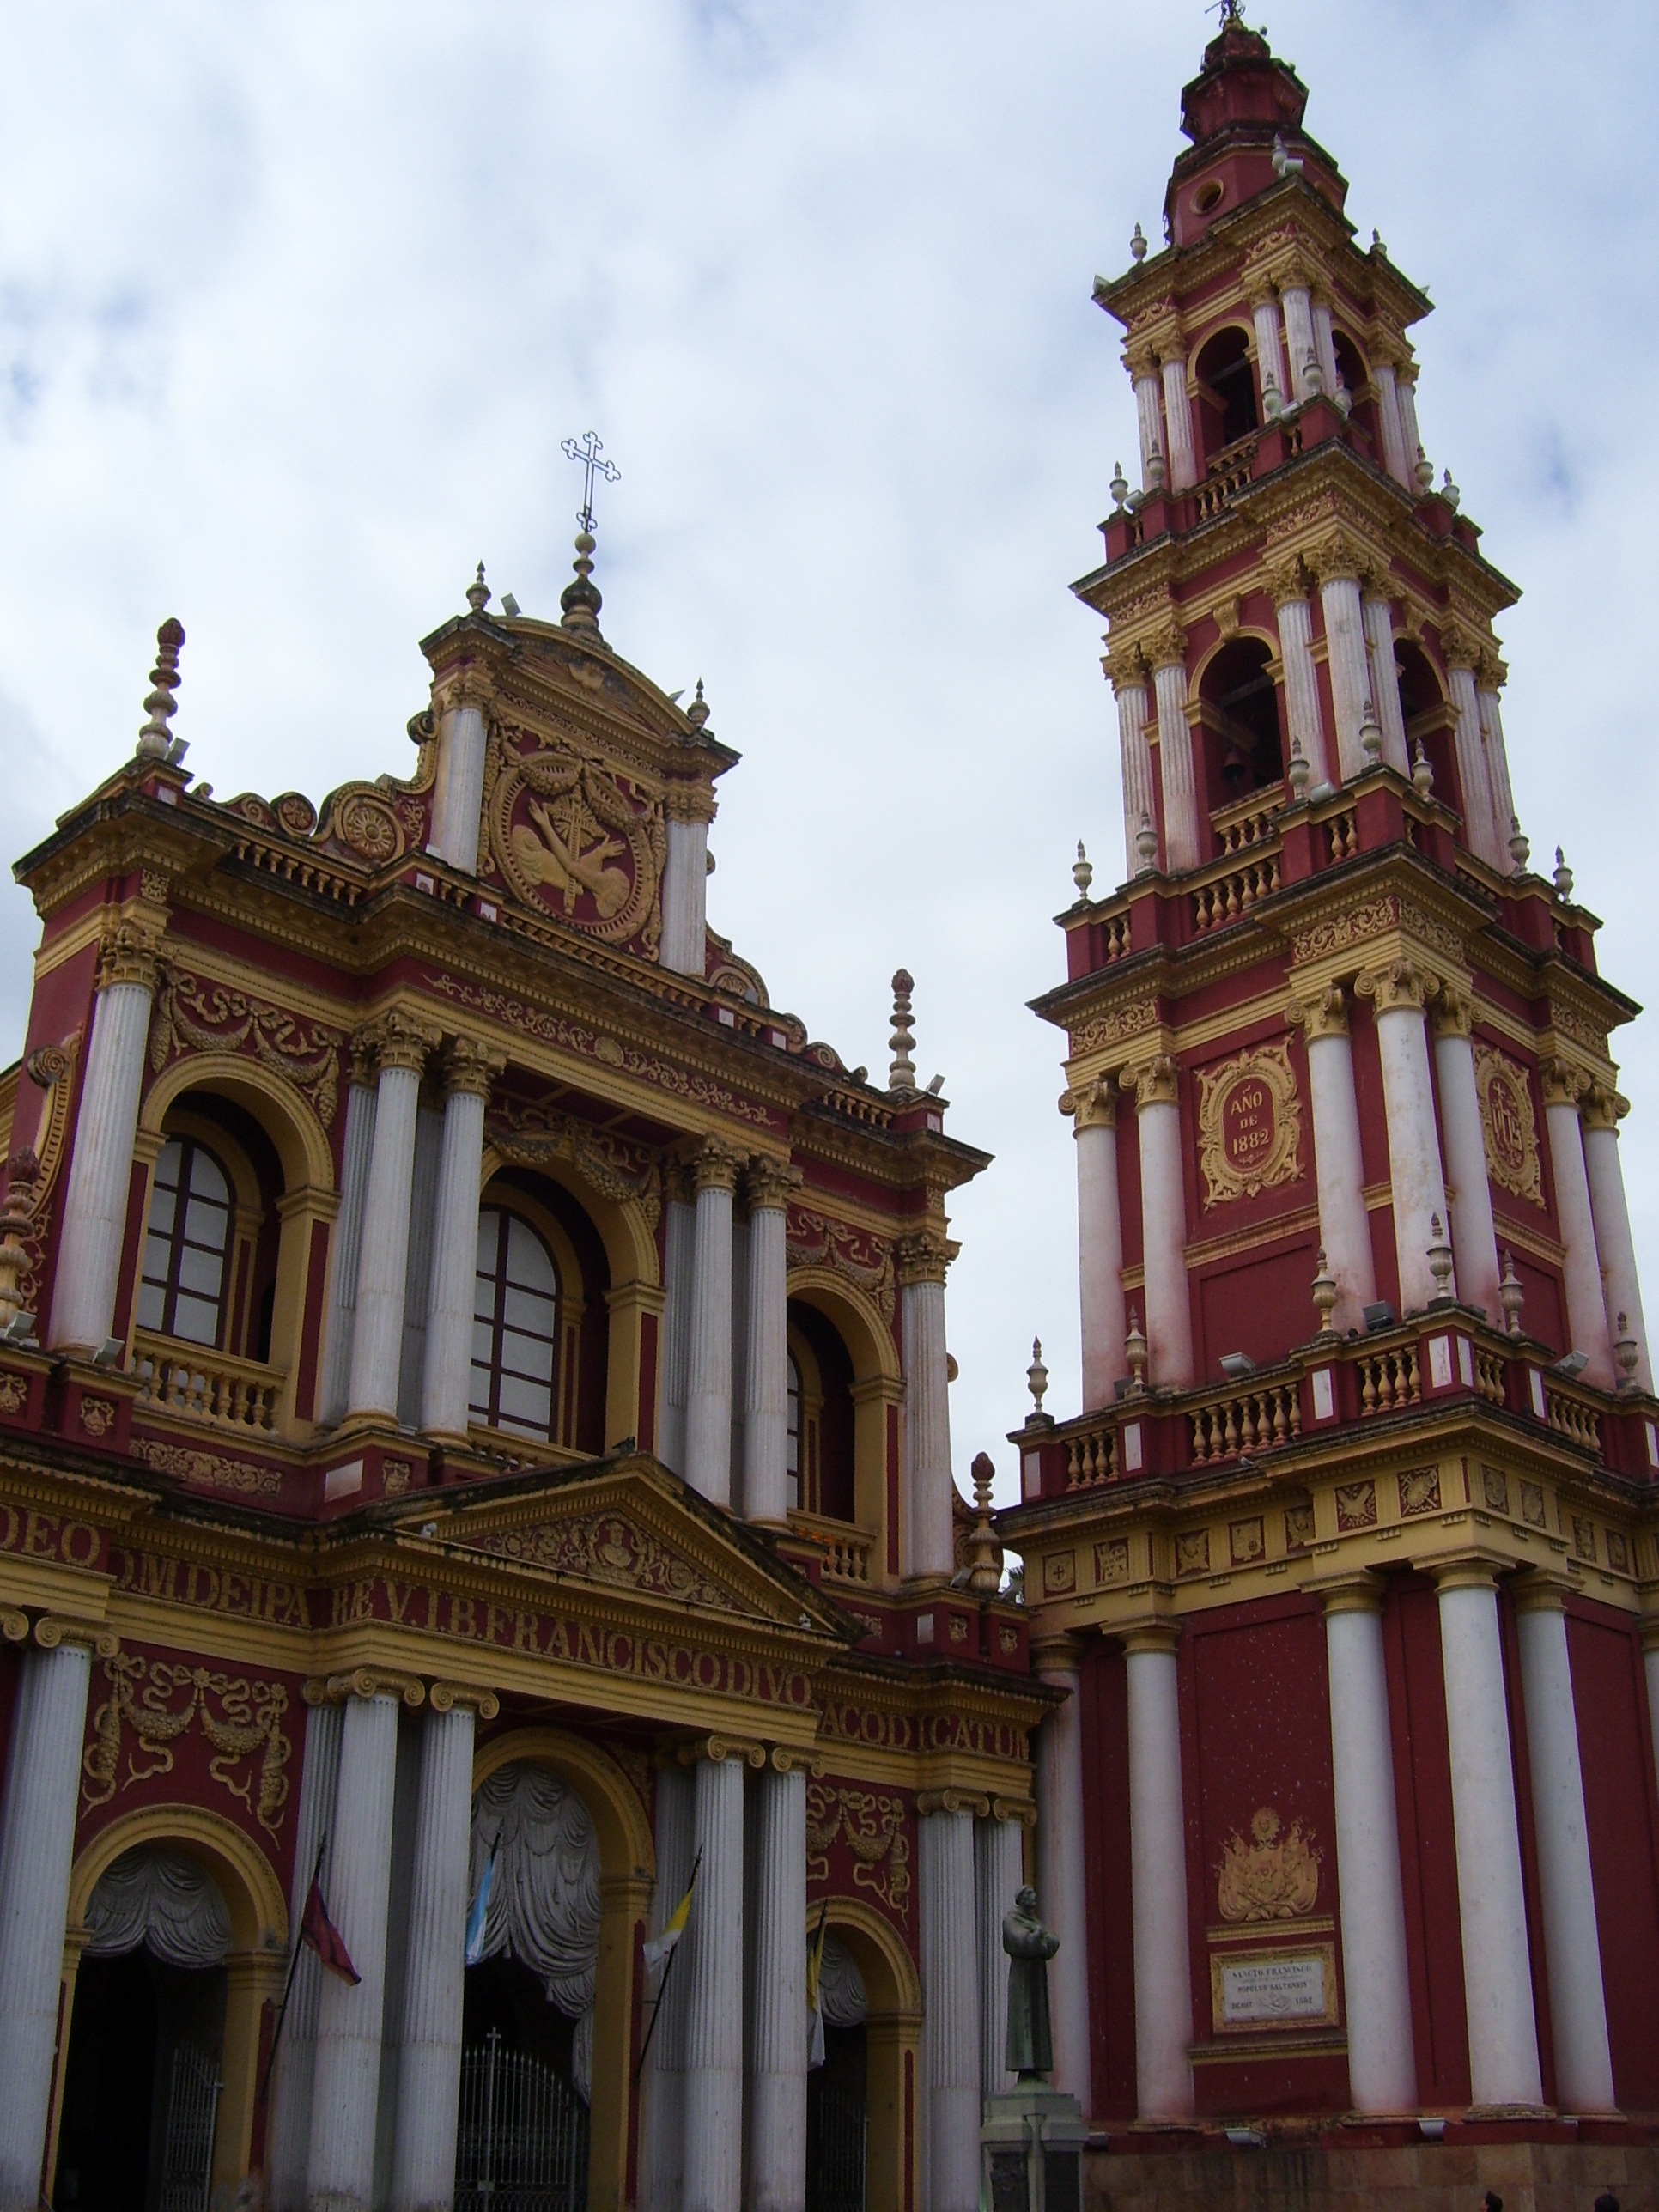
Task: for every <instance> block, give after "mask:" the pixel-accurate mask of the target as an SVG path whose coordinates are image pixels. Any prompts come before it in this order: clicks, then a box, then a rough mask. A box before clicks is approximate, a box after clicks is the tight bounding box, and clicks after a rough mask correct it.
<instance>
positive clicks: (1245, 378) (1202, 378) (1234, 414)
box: [1193, 329, 1261, 461]
mask: <svg viewBox="0 0 1659 2212" xmlns="http://www.w3.org/2000/svg"><path fill="white" fill-rule="evenodd" d="M1193 372H1194V376H1195V377H1196V378H1197V380H1198V413H1199V420H1200V423H1201V425H1202V428H1203V441H1204V458H1205V459H1206V461H1207V460H1213V459H1214V458H1215V456H1216V455H1217V454H1218V453H1221V452H1222V451H1223V450H1224V449H1225V447H1228V446H1231V445H1235V444H1237V441H1238V440H1239V439H1240V438H1248V437H1249V435H1250V433H1251V431H1252V430H1259V429H1260V428H1261V415H1260V413H1259V411H1258V410H1257V407H1256V401H1255V370H1254V369H1253V368H1251V366H1250V352H1249V339H1248V338H1247V337H1245V335H1244V333H1243V331H1241V330H1237V329H1233V330H1225V331H1217V332H1216V334H1215V336H1214V337H1212V339H1211V340H1210V341H1209V343H1207V344H1206V346H1205V347H1204V349H1203V350H1202V351H1201V352H1200V355H1199V356H1198V359H1197V360H1196V361H1195V362H1194V364H1193Z"/></svg>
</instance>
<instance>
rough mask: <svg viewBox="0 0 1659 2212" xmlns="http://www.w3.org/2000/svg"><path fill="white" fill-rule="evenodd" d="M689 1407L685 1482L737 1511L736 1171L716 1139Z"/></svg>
mask: <svg viewBox="0 0 1659 2212" xmlns="http://www.w3.org/2000/svg"><path fill="white" fill-rule="evenodd" d="M696 1178H697V1218H696V1238H695V1240H694V1244H693V1250H692V1263H691V1325H690V1331H689V1340H690V1348H689V1352H688V1362H687V1364H688V1378H689V1379H688V1387H687V1391H686V1407H685V1479H686V1480H687V1481H688V1482H689V1483H690V1486H691V1487H692V1489H693V1490H695V1491H696V1492H698V1494H699V1495H700V1496H702V1497H703V1498H708V1500H709V1502H710V1503H711V1504H714V1505H726V1506H729V1505H730V1504H731V1503H732V1191H733V1189H734V1188H736V1186H737V1180H738V1163H737V1160H736V1158H735V1157H734V1156H733V1155H732V1153H731V1152H727V1151H726V1147H725V1146H723V1145H721V1144H720V1143H719V1142H717V1141H716V1140H715V1139H712V1138H711V1139H709V1140H708V1143H707V1144H705V1145H704V1146H703V1147H702V1151H701V1152H699V1153H698V1155H697V1159H696Z"/></svg>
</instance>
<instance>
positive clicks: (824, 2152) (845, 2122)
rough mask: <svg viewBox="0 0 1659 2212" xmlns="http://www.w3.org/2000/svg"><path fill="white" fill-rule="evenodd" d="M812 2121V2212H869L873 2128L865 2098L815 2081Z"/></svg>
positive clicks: (818, 2079)
mask: <svg viewBox="0 0 1659 2212" xmlns="http://www.w3.org/2000/svg"><path fill="white" fill-rule="evenodd" d="M867 2130H868V2123H867V2120H866V2114H865V2103H864V2097H863V2093H862V2092H861V2091H860V2090H858V2089H852V2088H848V2087H845V2086H844V2085H843V2084H842V2083H841V2082H839V2081H826V2080H824V2079H823V2076H822V2075H819V2076H817V2077H816V2078H814V2079H813V2081H812V2083H811V2129H810V2130H809V2138H810V2145H811V2150H810V2160H809V2165H808V2169H807V2180H806V2201H807V2203H808V2204H809V2205H810V2206H811V2212H864V2147H865V2137H866V2133H867Z"/></svg>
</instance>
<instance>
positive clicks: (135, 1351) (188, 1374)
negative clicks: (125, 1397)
mask: <svg viewBox="0 0 1659 2212" xmlns="http://www.w3.org/2000/svg"><path fill="white" fill-rule="evenodd" d="M132 1371H133V1373H134V1374H135V1375H136V1376H137V1377H138V1383H139V1389H138V1400H137V1402H138V1404H139V1405H140V1406H143V1407H154V1408H155V1410H156V1411H157V1412H158V1413H173V1414H176V1415H178V1416H179V1417H180V1418H181V1419H185V1420H187V1421H204V1422H206V1423H207V1424H208V1425H209V1426H210V1427H212V1428H216V1429H242V1430H248V1431H253V1432H254V1433H256V1434H258V1435H268V1434H269V1433H270V1431H272V1430H273V1429H275V1427H276V1407H277V1403H278V1401H279V1400H280V1399H281V1397H282V1395H283V1383H285V1382H286V1381H287V1379H288V1378H287V1377H286V1376H284V1375H283V1374H282V1373H280V1372H279V1371H278V1370H276V1368H273V1367H264V1366H261V1365H259V1364H258V1363H257V1362H255V1361H253V1360H251V1359H233V1358H230V1357H229V1355H228V1353H226V1352H209V1351H207V1350H205V1349H200V1348H197V1346H192V1345H188V1344H181V1343H180V1342H179V1340H177V1339H176V1338H173V1337H166V1336H153V1335H151V1334H149V1331H148V1330H144V1329H140V1330H139V1331H138V1332H137V1335H136V1336H135V1337H134V1340H133V1346H132Z"/></svg>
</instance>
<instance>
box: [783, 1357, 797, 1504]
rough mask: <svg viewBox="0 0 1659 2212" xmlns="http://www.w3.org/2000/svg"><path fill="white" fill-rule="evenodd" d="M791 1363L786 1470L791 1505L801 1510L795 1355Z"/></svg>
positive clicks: (785, 1457)
mask: <svg viewBox="0 0 1659 2212" xmlns="http://www.w3.org/2000/svg"><path fill="white" fill-rule="evenodd" d="M786 1356H787V1359H788V1362H789V1419H788V1426H787V1430H786V1431H785V1444H784V1454H785V1456H784V1462H783V1464H784V1468H785V1470H786V1472H787V1476H788V1492H789V1504H790V1505H791V1507H792V1508H793V1510H796V1511H799V1508H800V1370H799V1367H797V1366H796V1364H795V1355H794V1353H793V1352H789V1353H787V1355H786Z"/></svg>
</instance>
